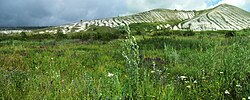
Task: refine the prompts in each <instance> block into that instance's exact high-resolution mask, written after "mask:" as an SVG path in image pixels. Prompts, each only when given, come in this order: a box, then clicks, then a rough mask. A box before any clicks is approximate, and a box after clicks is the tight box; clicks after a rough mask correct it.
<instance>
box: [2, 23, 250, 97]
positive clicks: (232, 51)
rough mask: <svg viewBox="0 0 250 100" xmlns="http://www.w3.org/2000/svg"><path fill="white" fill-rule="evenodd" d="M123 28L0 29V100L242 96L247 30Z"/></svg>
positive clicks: (248, 75)
mask: <svg viewBox="0 0 250 100" xmlns="http://www.w3.org/2000/svg"><path fill="white" fill-rule="evenodd" d="M120 29H122V30H120ZM132 29H133V27H132V28H131V30H132ZM131 30H130V29H126V28H125V29H124V28H119V29H112V28H109V27H92V28H90V29H89V30H87V31H86V32H78V33H70V34H62V33H61V32H60V31H59V32H58V33H57V34H28V33H21V34H10V35H6V36H5V35H4V34H1V35H2V36H0V37H1V41H0V79H1V80H0V99H4V100H5V99H18V100H20V99H163V100H165V99H170V100H175V99H177V100H178V99H181V100H182V99H190V100H193V99H212V100H214V99H215V100H216V99H226V100H228V99H229V100H230V99H233V100H238V99H248V98H250V95H249V94H250V80H249V79H250V59H249V55H250V51H249V49H250V44H249V43H250V38H249V37H248V36H249V34H250V31H249V30H247V29H246V30H242V31H203V32H194V31H170V30H168V31H167V30H158V31H159V32H160V33H157V32H158V31H153V33H152V32H146V33H145V34H144V35H134V33H133V31H131ZM117 33H118V34H117ZM126 33H129V34H128V35H125V34H126ZM170 33H171V34H170ZM184 33H185V34H186V33H192V35H183V34H184ZM169 34H170V35H169ZM179 34H181V35H179ZM232 34H233V35H232ZM124 36H127V38H126V39H124V38H123V37H124ZM31 40H32V41H31ZM83 40H84V41H83ZM85 40H88V41H85ZM89 40H91V41H89Z"/></svg>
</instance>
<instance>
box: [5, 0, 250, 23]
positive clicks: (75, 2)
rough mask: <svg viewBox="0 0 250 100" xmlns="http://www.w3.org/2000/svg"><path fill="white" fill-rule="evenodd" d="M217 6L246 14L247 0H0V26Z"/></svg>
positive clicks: (248, 3)
mask: <svg viewBox="0 0 250 100" xmlns="http://www.w3.org/2000/svg"><path fill="white" fill-rule="evenodd" d="M221 3H228V4H232V5H235V6H238V7H240V8H243V9H245V10H247V11H250V6H249V5H250V0H0V26H47V25H61V24H67V23H71V22H77V21H80V20H81V19H82V20H91V19H98V18H107V17H114V16H121V15H128V14H133V13H137V12H142V11H145V10H150V9H154V8H167V9H184V10H194V9H195V10H200V9H206V8H210V7H213V6H216V5H218V4H221Z"/></svg>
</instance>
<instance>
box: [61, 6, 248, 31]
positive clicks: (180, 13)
mask: <svg viewBox="0 0 250 100" xmlns="http://www.w3.org/2000/svg"><path fill="white" fill-rule="evenodd" d="M150 22H164V23H167V24H164V25H159V26H157V27H156V29H162V28H169V29H173V30H182V29H191V30H195V31H202V30H240V29H245V28H249V27H250V13H249V12H247V11H244V10H242V9H240V8H238V7H235V6H232V5H228V4H221V5H219V6H217V7H215V8H212V9H206V10H201V11H195V10H193V11H184V10H168V9H154V10H150V11H146V12H142V13H138V14H134V15H129V16H122V17H113V18H106V19H96V20H88V21H80V22H76V23H72V24H67V25H62V26H60V27H61V28H62V29H63V32H64V33H67V32H79V31H84V30H87V29H88V27H90V26H92V25H95V26H109V27H118V26H124V25H129V24H132V23H150Z"/></svg>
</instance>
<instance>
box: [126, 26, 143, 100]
mask: <svg viewBox="0 0 250 100" xmlns="http://www.w3.org/2000/svg"><path fill="white" fill-rule="evenodd" d="M126 31H127V33H128V36H127V39H126V40H125V41H124V43H123V44H124V45H123V52H122V55H123V57H124V58H125V61H126V71H127V75H128V78H127V84H126V85H127V86H125V87H127V89H126V90H127V91H126V92H127V94H126V95H128V96H129V97H130V98H132V97H136V96H137V94H136V93H137V92H136V91H137V90H138V86H139V67H138V66H139V62H140V57H139V46H138V45H137V42H136V39H135V37H134V36H132V35H131V31H130V28H129V26H126Z"/></svg>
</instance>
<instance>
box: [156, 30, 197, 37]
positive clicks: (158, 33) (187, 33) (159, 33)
mask: <svg viewBox="0 0 250 100" xmlns="http://www.w3.org/2000/svg"><path fill="white" fill-rule="evenodd" d="M153 35H154V36H171V35H177V36H194V35H195V32H193V31H192V30H188V31H181V30H161V31H156V32H154V33H153Z"/></svg>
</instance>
